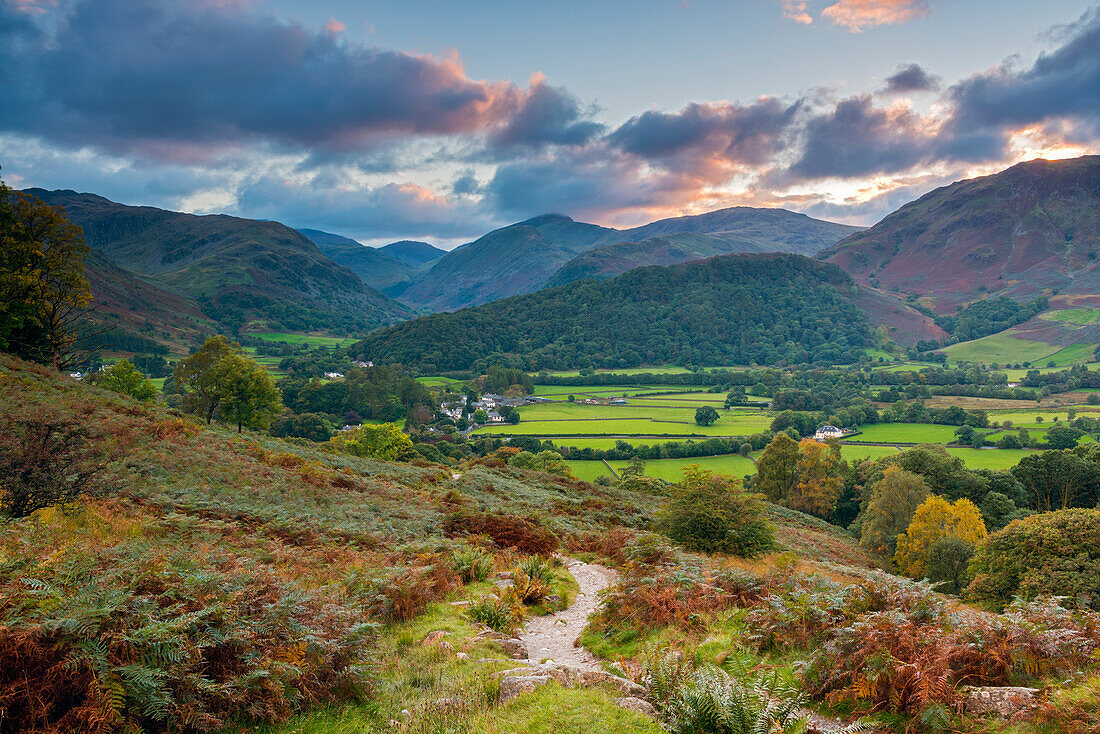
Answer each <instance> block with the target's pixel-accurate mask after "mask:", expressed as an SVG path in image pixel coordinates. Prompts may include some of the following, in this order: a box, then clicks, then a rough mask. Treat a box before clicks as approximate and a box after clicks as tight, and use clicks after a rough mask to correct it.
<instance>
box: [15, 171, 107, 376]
mask: <svg viewBox="0 0 1100 734" xmlns="http://www.w3.org/2000/svg"><path fill="white" fill-rule="evenodd" d="M87 252H88V246H87V245H85V244H84V235H83V233H82V231H81V229H80V227H77V226H76V225H74V224H73V223H72V222H70V221H69V220H68V219H66V218H65V214H64V212H63V211H62V210H61V209H55V208H53V207H50V206H47V205H46V204H44V203H43V202H42V201H40V200H39V199H36V198H35V197H33V196H27V195H26V194H23V193H18V192H13V191H12V190H11V189H10V188H8V187H7V186H6V185H4V183H3V182H0V349H2V350H4V351H7V352H11V353H12V354H15V355H17V356H19V357H22V358H24V359H29V360H31V361H34V362H39V363H42V364H48V365H50V367H51V368H53V369H54V370H56V371H60V370H65V369H69V368H71V367H74V366H76V365H78V364H80V363H81V362H83V361H84V360H85V359H87V357H88V356H89V354H90V353H91V351H92V350H91V349H89V348H88V347H89V343H90V342H91V341H92V340H93V339H94V337H95V336H97V334H95V333H91V332H90V331H89V330H88V329H87V328H83V327H85V322H86V317H87V314H88V305H89V304H90V303H91V300H92V292H91V289H90V288H89V286H88V279H87V278H85V277H84V256H85V255H86V254H87Z"/></svg>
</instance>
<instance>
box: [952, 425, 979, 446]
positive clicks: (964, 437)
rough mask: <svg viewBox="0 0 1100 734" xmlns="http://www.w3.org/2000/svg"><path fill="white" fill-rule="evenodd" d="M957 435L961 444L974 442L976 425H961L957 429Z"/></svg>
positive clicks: (966, 444)
mask: <svg viewBox="0 0 1100 734" xmlns="http://www.w3.org/2000/svg"><path fill="white" fill-rule="evenodd" d="M955 437H956V439H957V440H958V443H959V444H960V445H965V446H969V445H970V444H972V443H974V427H973V426H959V427H958V428H956V429H955Z"/></svg>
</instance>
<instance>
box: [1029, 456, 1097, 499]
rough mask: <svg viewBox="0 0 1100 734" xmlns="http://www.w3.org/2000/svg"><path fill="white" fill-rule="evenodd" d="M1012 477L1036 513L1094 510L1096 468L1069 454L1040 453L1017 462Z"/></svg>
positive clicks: (1092, 464)
mask: <svg viewBox="0 0 1100 734" xmlns="http://www.w3.org/2000/svg"><path fill="white" fill-rule="evenodd" d="M1012 474H1013V475H1014V476H1015V477H1016V478H1017V479H1018V480H1020V483H1021V484H1022V485H1024V488H1025V489H1026V490H1027V492H1028V494H1029V496H1030V498H1031V501H1032V507H1034V508H1035V509H1036V510H1038V511H1039V512H1050V511H1051V510H1064V509H1066V508H1068V507H1095V506H1096V499H1097V496H1098V493H1100V466H1097V465H1096V464H1095V463H1093V462H1091V461H1088V460H1086V459H1083V458H1081V457H1080V456H1077V455H1076V454H1074V453H1073V452H1072V451H1065V450H1063V451H1043V452H1042V453H1037V454H1031V455H1029V456H1025V457H1024V458H1022V459H1020V462H1019V463H1018V464H1017V465H1016V466H1014V467H1012Z"/></svg>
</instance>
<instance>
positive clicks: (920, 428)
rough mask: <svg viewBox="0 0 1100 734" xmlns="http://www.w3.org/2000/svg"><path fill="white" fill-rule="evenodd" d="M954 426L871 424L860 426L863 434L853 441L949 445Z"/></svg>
mask: <svg viewBox="0 0 1100 734" xmlns="http://www.w3.org/2000/svg"><path fill="white" fill-rule="evenodd" d="M955 428H956V427H955V426H936V425H931V424H927V423H872V424H870V425H866V426H862V427H861V429H860V430H862V431H863V432H862V433H861V434H859V435H858V436H853V437H852V439H851V440H853V441H875V442H882V443H950V442H952V441H954V440H955Z"/></svg>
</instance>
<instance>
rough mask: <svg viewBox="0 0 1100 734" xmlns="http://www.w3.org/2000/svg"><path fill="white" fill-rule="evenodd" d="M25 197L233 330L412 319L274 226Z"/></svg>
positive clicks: (71, 195)
mask: <svg viewBox="0 0 1100 734" xmlns="http://www.w3.org/2000/svg"><path fill="white" fill-rule="evenodd" d="M27 193H28V194H31V195H33V196H37V197H38V198H40V199H42V200H43V201H45V202H46V203H47V204H50V205H51V206H60V207H63V208H64V210H65V213H66V215H67V216H68V217H69V219H70V220H71V221H72V222H73V223H74V224H77V225H79V226H80V227H81V228H83V230H84V239H85V241H86V242H87V243H88V245H89V246H90V247H91V248H93V249H95V250H97V251H98V252H99V253H100V254H101V255H103V257H104V258H105V259H106V260H107V261H108V262H109V263H110V264H112V265H115V266H117V267H119V268H123V269H125V270H127V271H130V272H132V273H134V274H136V275H137V276H140V277H141V278H142V279H143V280H144V281H146V282H148V283H150V284H152V285H155V286H156V287H157V288H158V289H160V290H162V291H167V292H169V293H173V294H175V295H176V296H178V297H182V298H185V299H187V300H189V301H191V302H193V303H195V304H196V305H197V308H198V309H199V310H200V311H201V312H202V313H203V314H204V315H205V316H207V317H209V318H211V319H213V320H215V321H218V322H220V323H221V324H224V325H227V326H230V327H239V326H241V325H243V324H245V323H248V322H250V321H259V322H263V324H264V325H265V326H267V327H270V328H273V329H276V330H280V329H281V330H293V331H306V330H313V329H326V330H334V331H338V332H342V333H354V332H364V331H367V330H369V329H371V328H375V327H378V326H382V325H386V324H392V323H395V322H396V321H399V320H401V319H403V318H408V317H409V316H410V315H411V312H410V311H409V309H408V308H406V307H405V306H402V305H401V304H399V303H397V302H395V301H393V300H392V299H390V298H388V297H387V296H385V295H383V294H381V293H379V292H378V291H376V290H374V289H373V288H370V287H368V286H366V285H364V284H363V282H362V281H361V280H360V279H359V277H358V276H356V275H355V274H354V273H353V272H351V271H350V270H348V269H347V268H346V267H344V266H342V265H338V264H336V263H334V262H333V261H332V260H330V259H328V258H327V257H325V256H324V255H322V254H321V252H320V251H319V250H318V249H317V247H316V246H315V245H314V244H313V243H312V242H310V241H309V240H308V239H306V238H305V237H304V236H303V235H301V234H300V233H298V232H296V231H295V230H293V229H290V228H289V227H286V226H284V225H282V224H279V223H278V222H262V221H255V220H250V219H239V218H237V217H230V216H226V215H209V216H196V215H193V214H183V213H180V212H172V211H165V210H163V209H155V208H153V207H137V206H126V205H124V204H118V203H116V202H113V201H110V200H108V199H105V198H103V197H101V196H96V195H95V194H80V193H76V192H75V191H45V190H43V189H29V190H27ZM142 300H144V299H142ZM156 305H158V304H155V303H154V304H150V306H156Z"/></svg>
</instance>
